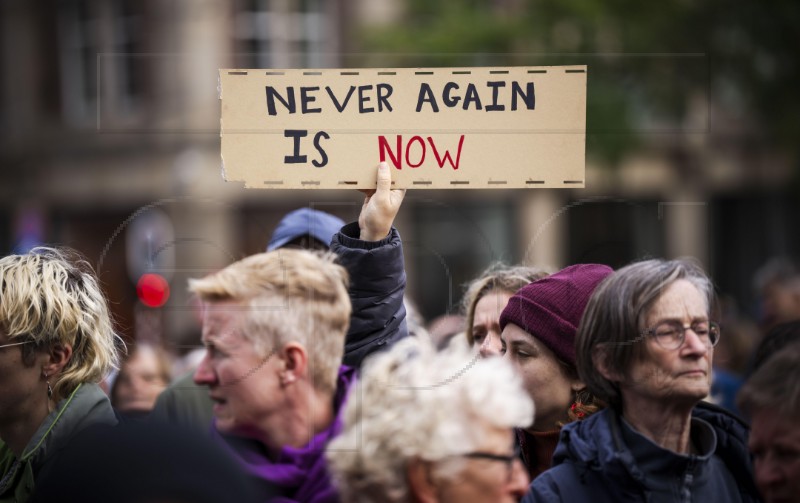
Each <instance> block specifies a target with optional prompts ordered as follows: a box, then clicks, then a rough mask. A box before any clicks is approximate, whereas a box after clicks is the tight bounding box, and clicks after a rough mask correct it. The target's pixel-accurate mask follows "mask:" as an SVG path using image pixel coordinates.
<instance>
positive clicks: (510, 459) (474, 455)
mask: <svg viewBox="0 0 800 503" xmlns="http://www.w3.org/2000/svg"><path fill="white" fill-rule="evenodd" d="M459 456H462V457H465V458H470V459H486V460H489V461H499V462H501V463H505V464H506V472H507V473H506V483H507V484H510V483H511V480H512V479H513V478H514V461H516V460H518V459H520V457H519V443H518V442H516V441H515V442H514V452H513V453H512V454H511V455H510V456H503V455H501V454H493V453H491V452H480V451H475V452H468V453H466V454H459Z"/></svg>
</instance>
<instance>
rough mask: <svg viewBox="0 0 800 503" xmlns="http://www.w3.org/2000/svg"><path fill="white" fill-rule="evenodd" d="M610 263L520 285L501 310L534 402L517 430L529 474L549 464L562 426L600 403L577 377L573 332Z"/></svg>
mask: <svg viewBox="0 0 800 503" xmlns="http://www.w3.org/2000/svg"><path fill="white" fill-rule="evenodd" d="M611 273H612V269H611V268H610V267H608V266H605V265H599V264H577V265H572V266H569V267H567V268H565V269H562V270H561V271H558V272H556V273H554V274H552V275H550V276H547V277H545V278H542V279H540V280H538V281H534V282H533V283H530V284H529V285H526V286H524V287H522V288H520V289H519V291H517V293H515V294H514V296H513V297H511V299H509V301H508V304H507V305H506V307H505V309H503V312H502V314H501V315H500V320H499V325H500V329H501V330H502V333H501V339H502V348H501V354H502V355H503V357H504V359H506V360H508V362H509V363H510V364H511V366H512V367H513V368H514V369H515V370H516V371H517V373H518V374H519V375H520V376H521V377H522V382H523V384H524V386H525V391H527V393H528V396H530V397H531V399H532V400H533V402H534V403H535V404H536V418H535V420H534V421H533V422H532V423H530V424H526V425H524V426H523V428H521V429H519V430H518V431H517V436H518V439H519V443H520V447H521V451H522V458H523V460H524V462H525V466H526V467H527V469H528V474H529V475H530V477H531V478H536V476H538V475H539V474H540V473H542V472H543V471H545V470H547V469H548V468H550V465H551V461H552V458H553V451H555V448H556V444H558V437H559V433H560V431H561V427H562V426H563V425H564V424H566V423H569V422H572V421H576V420H581V419H585V418H586V417H588V416H589V415H590V414H592V413H594V412H596V411H597V410H598V409H599V407H601V406H602V403H601V402H599V401H598V400H597V399H596V398H595V397H594V396H593V395H592V394H591V393H590V392H589V391H588V390H587V389H586V385H585V384H584V383H583V381H581V379H580V378H579V377H578V370H577V369H576V367H575V333H576V332H577V331H578V324H579V322H580V320H581V316H582V315H583V311H584V308H585V307H586V303H587V302H588V301H589V297H590V296H591V294H592V292H593V291H594V289H595V288H597V285H598V284H599V283H600V282H601V281H603V279H605V278H606V277H607V276H608V275H609V274H611Z"/></svg>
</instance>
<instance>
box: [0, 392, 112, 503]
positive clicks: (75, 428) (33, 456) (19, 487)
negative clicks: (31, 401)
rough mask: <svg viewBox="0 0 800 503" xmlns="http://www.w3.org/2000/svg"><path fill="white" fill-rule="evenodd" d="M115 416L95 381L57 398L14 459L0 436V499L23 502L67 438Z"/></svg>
mask: <svg viewBox="0 0 800 503" xmlns="http://www.w3.org/2000/svg"><path fill="white" fill-rule="evenodd" d="M116 423H117V418H116V416H115V415H114V410H113V409H112V408H111V403H110V402H109V401H108V398H107V397H106V395H105V393H103V390H101V389H100V387H99V386H98V385H96V384H82V385H79V386H78V387H77V388H76V389H75V391H73V392H72V394H71V395H70V396H68V397H67V398H65V399H63V400H61V401H60V402H59V403H58V406H57V407H56V409H55V410H53V412H51V413H50V415H48V416H47V417H46V418H45V420H44V421H43V422H42V424H41V425H40V426H39V429H38V430H36V433H35V434H34V435H33V437H32V438H31V439H30V441H28V445H26V446H25V450H24V451H23V454H22V456H21V457H20V458H19V459H17V457H16V456H15V455H14V453H13V452H11V449H9V448H8V446H7V445H6V444H5V442H3V441H2V440H0V503H7V502H8V503H10V502H14V503H25V502H27V501H28V500H29V499H30V498H31V496H32V495H33V490H34V488H35V486H36V484H38V483H41V482H42V481H41V480H40V479H39V478H37V477H39V476H40V474H41V472H42V469H43V468H46V467H47V465H48V464H50V463H51V462H52V461H53V460H54V459H55V458H56V457H57V456H58V454H59V451H61V450H62V449H63V448H64V447H66V445H67V444H68V443H69V440H70V439H71V438H72V437H73V436H75V435H76V434H77V433H78V432H80V431H81V430H83V429H84V428H86V427H87V426H91V425H95V424H116ZM45 472H46V470H45Z"/></svg>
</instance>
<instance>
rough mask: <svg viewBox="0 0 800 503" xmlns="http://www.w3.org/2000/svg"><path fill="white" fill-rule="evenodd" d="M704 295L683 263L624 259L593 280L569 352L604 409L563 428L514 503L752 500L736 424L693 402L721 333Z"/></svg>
mask: <svg viewBox="0 0 800 503" xmlns="http://www.w3.org/2000/svg"><path fill="white" fill-rule="evenodd" d="M712 297H713V286H712V284H711V280H710V279H709V278H708V277H707V276H706V274H705V273H704V272H703V271H702V269H701V268H700V267H699V266H698V265H696V264H695V263H694V262H692V261H688V260H670V261H665V260H647V261H643V262H638V263H634V264H631V265H628V266H626V267H623V268H622V269H620V270H618V271H616V272H615V273H614V274H612V275H611V276H609V277H608V278H607V279H606V280H605V281H603V283H601V284H600V286H599V287H598V288H597V289H596V290H595V292H594V294H593V295H592V297H591V299H590V300H589V303H588V305H587V307H586V312H585V313H584V316H583V319H582V320H581V324H580V327H579V329H578V334H577V338H576V355H577V366H578V374H579V376H580V378H581V379H582V380H583V382H585V383H586V385H587V386H588V388H589V390H590V391H591V392H592V393H593V394H595V395H596V396H598V397H599V398H601V399H602V400H603V401H605V402H606V403H607V404H608V407H606V408H605V409H603V410H602V411H600V412H598V413H596V414H593V415H592V416H591V417H589V418H587V419H586V420H584V421H579V422H573V423H570V424H568V425H566V426H564V428H563V430H562V433H561V440H560V442H559V444H558V447H557V448H556V452H555V455H554V457H553V465H554V466H553V468H551V469H550V470H548V471H546V472H544V473H543V474H542V475H540V476H539V477H538V478H537V479H536V480H534V482H533V484H532V485H531V492H530V493H529V494H528V495H527V496H526V497H525V499H524V500H523V501H526V502H533V501H565V502H567V501H568V502H573V501H598V502H605V501H608V502H627V501H686V502H689V501H696V502H700V501H725V502H739V501H748V502H749V501H759V496H758V491H757V489H756V487H755V484H754V482H753V472H752V466H751V464H750V458H749V454H748V452H747V437H748V430H747V426H746V425H745V424H744V423H743V422H742V421H741V420H739V419H738V418H737V417H736V416H734V415H732V414H730V413H728V412H727V411H725V410H724V409H722V408H720V407H716V406H714V405H712V404H708V403H706V402H703V399H704V398H705V397H706V396H707V395H708V393H709V390H710V385H711V368H712V360H713V352H714V346H715V345H716V343H717V342H718V341H719V337H720V331H719V326H718V325H717V324H716V323H715V322H713V321H712V320H711V319H709V316H710V311H711V309H710V306H711V304H712Z"/></svg>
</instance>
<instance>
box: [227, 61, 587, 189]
mask: <svg viewBox="0 0 800 503" xmlns="http://www.w3.org/2000/svg"><path fill="white" fill-rule="evenodd" d="M586 76H587V73H586V66H549V67H508V68H427V69H424V68H423V69H413V68H394V69H357V70H345V69H325V70H220V99H221V100H222V118H221V121H220V129H221V135H222V163H223V176H224V177H225V179H226V180H229V181H244V182H245V186H246V187H259V188H286V189H291V188H344V187H351V188H374V187H375V176H376V175H375V170H374V167H375V165H376V164H377V163H378V162H379V161H386V162H387V163H388V164H389V166H390V167H391V168H392V180H393V181H394V185H395V186H396V187H403V188H437V189H442V188H525V187H528V188H530V187H583V185H584V171H585V140H586Z"/></svg>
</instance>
